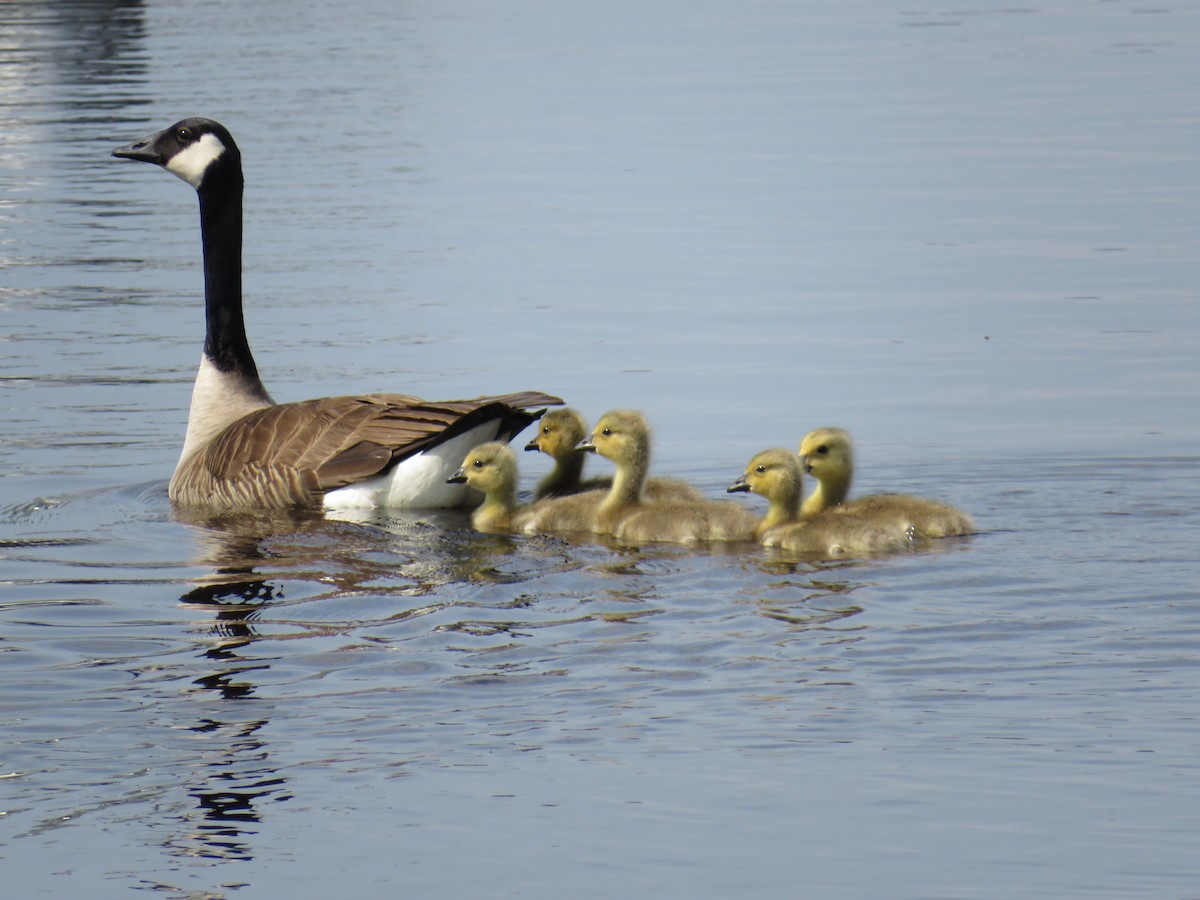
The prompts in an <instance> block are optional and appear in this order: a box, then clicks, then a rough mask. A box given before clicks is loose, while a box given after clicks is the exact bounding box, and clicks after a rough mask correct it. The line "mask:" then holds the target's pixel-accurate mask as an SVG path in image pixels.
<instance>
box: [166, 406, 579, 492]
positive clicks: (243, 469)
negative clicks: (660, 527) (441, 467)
mask: <svg viewBox="0 0 1200 900" xmlns="http://www.w3.org/2000/svg"><path fill="white" fill-rule="evenodd" d="M560 403H562V400H560V399H559V398H557V397H552V396H550V395H548V394H542V393H539V392H537V391H524V392H521V393H515V394H506V395H503V396H497V397H478V398H476V399H474V400H450V401H434V402H429V401H423V400H419V399H418V398H416V397H410V396H406V395H401V394H366V395H362V396H357V397H326V398H323V399H320V400H305V401H301V402H299V403H284V404H280V405H278V406H269V407H267V408H265V409H261V410H257V411H255V412H252V413H250V414H249V415H246V416H243V417H242V418H241V419H238V420H237V421H236V422H234V423H233V424H231V425H230V426H229V427H227V428H226V429H225V430H224V431H222V432H221V433H220V434H218V435H217V436H216V437H215V438H214V439H213V440H212V441H211V442H210V443H209V444H208V445H207V446H205V447H203V448H201V449H200V450H198V451H197V452H196V453H194V454H192V455H191V456H190V457H188V458H187V459H186V460H182V461H181V462H180V464H179V468H178V469H177V470H176V472H175V475H174V477H173V478H172V479H171V487H170V495H171V499H172V500H174V501H175V502H177V503H181V504H184V505H188V506H224V507H263V506H272V507H280V506H295V505H302V506H308V505H314V504H317V503H319V502H320V500H321V497H322V495H323V494H325V493H326V492H327V491H331V490H334V489H336V488H339V487H344V486H346V485H348V484H354V483H355V482H358V481H362V480H363V479H365V478H370V477H372V476H374V475H378V474H380V473H382V472H384V471H386V470H387V469H388V468H390V467H391V466H393V465H395V464H396V463H397V462H400V461H401V460H403V459H406V458H407V457H409V456H412V455H413V454H415V453H419V452H420V451H421V450H424V449H425V448H427V447H431V446H434V445H436V444H438V443H440V442H441V441H443V440H446V439H449V438H451V437H454V436H455V435H457V434H460V433H462V432H464V431H467V430H468V429H470V428H473V427H475V426H476V425H478V424H481V423H483V422H487V421H494V420H497V419H498V420H500V421H501V433H500V439H501V440H509V439H510V438H511V437H512V436H513V435H514V434H517V433H518V432H519V431H521V429H523V428H524V427H525V426H526V425H528V424H529V423H530V422H532V421H534V420H535V419H536V418H537V417H538V416H539V415H540V414H541V413H540V411H539V412H527V411H526V408H527V407H534V406H546V405H557V404H560Z"/></svg>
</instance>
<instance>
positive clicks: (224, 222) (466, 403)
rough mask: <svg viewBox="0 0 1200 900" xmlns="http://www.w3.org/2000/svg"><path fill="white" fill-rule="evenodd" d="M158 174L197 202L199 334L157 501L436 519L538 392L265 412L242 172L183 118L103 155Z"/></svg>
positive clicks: (209, 125) (538, 401)
mask: <svg viewBox="0 0 1200 900" xmlns="http://www.w3.org/2000/svg"><path fill="white" fill-rule="evenodd" d="M113 156H116V157H119V158H122V159H133V160H139V161H141V162H149V163H154V164H155V165H159V166H162V167H163V168H164V169H166V170H167V171H168V172H170V173H171V174H173V175H177V176H178V177H179V178H182V179H183V180H184V181H186V182H187V183H188V184H190V185H191V186H192V187H193V188H195V189H196V193H197V194H198V195H199V198H200V228H201V239H202V243H203V248H204V298H205V313H206V320H207V331H206V334H205V338H204V352H203V354H202V356H201V357H200V370H199V373H198V374H197V376H196V383H195V386H194V388H193V390H192V404H191V409H190V411H189V413H188V427H187V434H186V436H185V438H184V442H183V452H182V454H181V455H180V458H179V463H178V465H177V466H176V468H175V473H174V475H172V476H171V484H170V488H169V491H168V493H169V495H170V498H171V500H172V501H173V502H175V503H177V504H180V505H183V506H196V507H208V508H228V509H236V508H256V507H257V508H262V507H284V506H324V507H325V508H326V509H329V508H354V507H359V508H361V507H373V506H393V507H405V506H407V507H446V506H456V505H459V504H461V503H462V502H463V501H464V499H465V497H466V489H465V488H464V487H462V486H461V485H448V484H447V483H446V477H447V476H448V475H449V474H450V473H451V472H452V471H453V470H454V468H455V466H457V465H458V463H459V461H460V460H461V459H462V457H463V454H464V453H465V452H466V451H467V449H468V448H470V447H473V446H475V445H476V444H479V443H481V442H483V441H486V440H493V439H498V440H510V439H511V438H512V437H513V436H514V435H516V434H517V433H518V432H520V431H521V429H523V428H524V427H525V426H526V425H528V424H529V423H530V422H532V421H534V420H535V419H536V418H537V416H538V415H539V413H538V412H530V411H528V408H530V407H535V406H544V405H545V404H558V403H561V402H562V401H561V400H559V399H558V398H557V397H551V396H549V395H547V394H542V393H539V392H536V391H526V392H521V393H515V394H506V395H502V396H496V397H479V398H476V399H474V400H453V401H446V402H425V401H422V400H420V399H419V398H417V397H411V396H407V395H402V394H369V395H363V396H355V397H329V398H325V399H321V400H306V401H302V402H299V403H285V404H276V403H275V401H274V400H272V399H271V395H270V394H268V393H267V389H266V388H265V387H264V386H263V383H262V381H260V380H259V377H258V369H257V367H256V366H255V364H254V357H253V356H252V355H251V353H250V345H249V343H248V342H247V340H246V330H245V325H244V323H243V319H242V162H241V153H240V151H239V150H238V147H237V144H235V143H234V140H233V138H232V137H231V136H230V134H229V132H228V131H227V130H226V129H225V128H224V126H222V125H220V124H218V123H217V122H214V121H212V120H210V119H200V118H191V119H184V120H182V121H180V122H176V123H175V124H174V125H172V126H171V127H170V128H167V129H166V130H164V131H160V132H157V133H155V134H152V135H149V136H147V137H145V138H142V139H141V140H140V141H135V142H134V143H132V144H129V145H128V146H125V147H120V148H118V149H117V150H114V151H113Z"/></svg>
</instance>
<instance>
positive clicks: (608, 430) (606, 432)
mask: <svg viewBox="0 0 1200 900" xmlns="http://www.w3.org/2000/svg"><path fill="white" fill-rule="evenodd" d="M600 433H601V434H602V435H604V436H605V437H612V429H611V428H605V429H604V430H603V431H601V432H600Z"/></svg>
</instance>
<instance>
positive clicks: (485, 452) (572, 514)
mask: <svg viewBox="0 0 1200 900" xmlns="http://www.w3.org/2000/svg"><path fill="white" fill-rule="evenodd" d="M449 481H450V482H451V483H457V484H466V485H468V486H469V487H472V488H474V489H476V490H478V491H482V492H483V495H484V497H483V503H482V504H481V505H480V506H479V507H478V508H477V509H475V511H474V512H473V513H472V515H471V525H472V526H473V527H474V528H475V529H476V530H477V531H518V532H524V533H526V534H542V533H547V532H551V533H560V532H572V531H585V532H590V531H591V525H592V519H593V518H594V516H595V509H596V507H597V506H598V505H599V503H600V501H601V500H602V499H604V494H605V492H604V491H599V490H597V491H582V492H580V493H578V494H569V495H567V496H565V497H545V498H543V499H541V500H538V501H536V502H534V503H531V504H529V505H528V506H521V505H520V504H519V503H518V502H517V458H516V456H515V454H513V452H512V450H511V449H510V448H509V447H508V445H506V444H501V443H499V442H494V441H493V442H489V443H486V444H481V445H480V446H478V447H475V448H474V449H473V450H471V452H470V453H468V454H467V456H466V459H464V460H463V464H462V468H460V469H459V470H458V471H457V472H455V473H454V474H453V475H451V476H450V478H449Z"/></svg>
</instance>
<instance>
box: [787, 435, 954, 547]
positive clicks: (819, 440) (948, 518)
mask: <svg viewBox="0 0 1200 900" xmlns="http://www.w3.org/2000/svg"><path fill="white" fill-rule="evenodd" d="M800 461H801V463H802V465H803V466H804V470H805V471H806V472H808V473H809V474H811V475H812V476H813V477H814V478H815V479H817V488H816V490H814V491H813V492H812V494H811V495H810V496H809V497H808V499H807V500H805V501H804V506H803V507H802V508H801V515H802V516H803V517H804V518H809V517H811V516H815V515H817V514H818V513H821V512H824V511H826V510H830V511H841V512H846V513H851V512H852V513H856V514H859V515H868V516H872V517H875V518H878V519H879V520H880V521H885V520H887V519H889V518H891V519H901V520H903V521H905V522H906V523H907V524H908V525H910V526H911V527H912V528H913V529H914V530H915V531H916V532H917V534H919V535H920V536H922V537H928V538H940V537H949V536H950V535H956V534H973V533H974V532H975V523H974V522H973V521H972V520H971V517H970V516H969V515H967V513H965V512H963V511H962V510H960V509H955V508H954V507H953V506H949V505H948V504H945V503H939V502H937V501H936V500H926V499H925V498H924V497H914V496H912V495H911V494H871V495H869V496H867V497H859V498H857V499H855V500H849V499H847V498H848V497H849V495H850V482H851V481H852V480H853V479H854V445H853V443H852V442H851V440H850V435H849V433H848V432H846V431H844V430H842V429H841V428H818V429H816V430H815V431H810V432H809V433H808V434H807V435H805V436H804V440H803V441H801V442H800Z"/></svg>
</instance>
